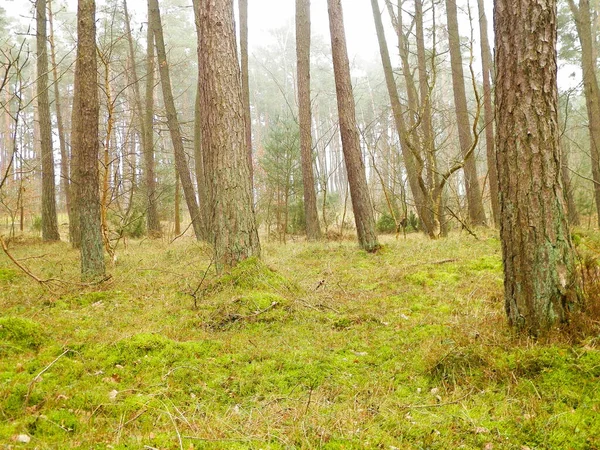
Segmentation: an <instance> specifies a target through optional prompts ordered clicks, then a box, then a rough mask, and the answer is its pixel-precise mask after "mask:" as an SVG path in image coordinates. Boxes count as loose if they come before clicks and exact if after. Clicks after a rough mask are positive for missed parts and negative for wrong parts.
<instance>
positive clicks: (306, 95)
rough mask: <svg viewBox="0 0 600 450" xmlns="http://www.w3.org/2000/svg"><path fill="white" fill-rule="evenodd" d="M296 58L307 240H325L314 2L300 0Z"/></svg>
mask: <svg viewBox="0 0 600 450" xmlns="http://www.w3.org/2000/svg"><path fill="white" fill-rule="evenodd" d="M296 57H297V59H298V65H297V66H298V112H299V114H298V116H299V124H300V153H301V156H302V184H303V186H304V216H305V218H306V238H307V239H308V240H309V241H316V240H319V239H320V238H321V228H320V226H319V213H318V212H317V196H316V194H315V178H314V174H313V152H312V131H311V129H312V118H311V105H310V0H296Z"/></svg>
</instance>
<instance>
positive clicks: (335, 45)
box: [327, 0, 379, 252]
mask: <svg viewBox="0 0 600 450" xmlns="http://www.w3.org/2000/svg"><path fill="white" fill-rule="evenodd" d="M327 6H328V12H329V30H330V33H331V52H332V55H333V72H334V76H335V89H336V95H337V104H338V114H339V121H340V134H341V136H342V147H343V151H344V160H345V162H346V172H347V174H348V182H349V184H350V196H351V197H352V209H353V211H354V221H355V223H356V231H357V233H358V242H359V244H360V246H361V247H362V248H363V249H365V250H366V251H368V252H373V251H376V250H377V249H378V248H379V242H378V241H377V235H376V234H375V218H374V217H373V207H372V205H371V197H370V196H369V188H368V186H367V177H366V174H365V165H364V162H363V159H362V155H361V150H360V137H359V135H358V128H357V125H356V106H355V105H354V96H353V94H352V80H351V78H350V62H349V61H348V50H347V47H346V35H345V31H344V17H343V12H342V3H341V0H327Z"/></svg>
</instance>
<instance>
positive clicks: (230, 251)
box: [198, 0, 260, 270]
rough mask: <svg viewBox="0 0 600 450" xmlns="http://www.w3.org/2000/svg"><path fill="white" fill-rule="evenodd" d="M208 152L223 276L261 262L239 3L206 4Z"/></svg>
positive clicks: (213, 225)
mask: <svg viewBox="0 0 600 450" xmlns="http://www.w3.org/2000/svg"><path fill="white" fill-rule="evenodd" d="M199 8H200V10H199V14H200V20H199V21H198V23H199V25H200V29H199V34H200V48H199V50H198V56H199V61H198V64H199V66H200V80H199V82H200V84H199V86H200V101H201V117H202V149H203V154H204V156H205V159H204V164H205V170H206V173H207V174H210V178H209V179H208V180H207V184H208V194H209V209H210V212H211V217H210V230H211V233H210V235H211V240H212V243H213V245H214V251H215V262H216V266H217V268H218V270H222V269H223V268H225V267H230V266H234V265H236V264H237V263H238V262H239V261H242V260H244V259H246V258H249V257H251V256H260V243H259V240H258V230H257V226H256V219H255V217H254V207H253V198H252V182H251V179H250V167H249V164H248V153H247V145H246V126H245V120H244V103H243V98H242V97H243V96H242V82H241V71H240V66H239V64H238V60H237V49H236V42H235V29H234V18H233V0H200V1H199Z"/></svg>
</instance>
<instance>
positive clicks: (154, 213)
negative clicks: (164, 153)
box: [123, 0, 161, 238]
mask: <svg viewBox="0 0 600 450" xmlns="http://www.w3.org/2000/svg"><path fill="white" fill-rule="evenodd" d="M123 11H124V13H125V32H126V34H127V42H128V44H129V58H130V60H131V72H132V75H133V80H132V83H131V85H132V88H133V100H134V101H133V105H134V115H135V118H136V122H137V124H138V129H139V133H140V136H141V140H142V156H143V158H144V182H145V183H144V184H145V188H146V189H145V191H146V223H147V225H148V234H149V235H150V237H154V238H156V237H160V235H161V229H160V220H159V218H158V209H157V207H156V199H155V195H156V186H155V180H154V149H153V145H152V144H153V142H152V141H153V138H152V129H150V130H147V127H148V121H147V120H144V114H145V113H146V112H145V111H144V108H143V107H142V95H141V93H140V79H139V78H138V71H137V62H136V58H135V51H134V49H133V36H132V35H131V24H130V22H129V11H128V10H127V0H123ZM147 41H148V48H147V51H148V53H149V58H150V59H152V58H153V56H154V51H153V46H154V42H153V39H152V28H151V27H148V39H147ZM150 64H152V63H150ZM152 65H153V64H152ZM151 70H152V71H154V68H153V67H152V66H151ZM148 78H149V79H150V81H151V82H152V86H151V87H150V91H152V90H153V89H154V86H153V84H154V76H153V74H152V75H150V74H148ZM152 99H153V95H152V92H150V115H151V117H152V112H153V111H152V110H153V101H152ZM146 107H148V104H146ZM151 120H152V118H150V121H151ZM150 127H152V124H150Z"/></svg>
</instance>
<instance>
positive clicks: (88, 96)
mask: <svg viewBox="0 0 600 450" xmlns="http://www.w3.org/2000/svg"><path fill="white" fill-rule="evenodd" d="M97 67H98V64H97V59H96V2H95V0H79V3H78V8H77V63H76V68H75V80H76V82H75V89H77V90H78V92H76V93H75V99H76V101H75V103H74V104H73V110H74V111H75V112H74V115H75V114H77V115H79V119H78V120H77V121H76V123H75V124H74V125H75V130H74V134H75V135H76V136H77V137H76V139H75V146H74V147H73V152H74V153H76V154H77V169H78V173H79V175H78V177H77V187H78V195H77V205H78V216H79V222H80V228H81V275H82V279H84V280H90V279H95V278H98V277H102V276H104V274H105V265H104V252H103V245H102V233H101V230H100V185H99V183H100V178H99V172H98V151H99V141H98V120H99V110H100V107H99V102H98V72H97Z"/></svg>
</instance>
